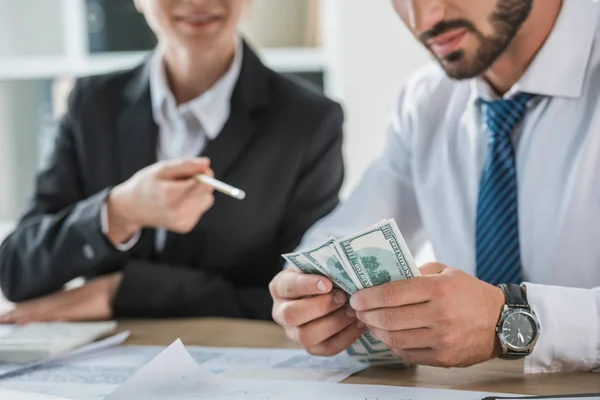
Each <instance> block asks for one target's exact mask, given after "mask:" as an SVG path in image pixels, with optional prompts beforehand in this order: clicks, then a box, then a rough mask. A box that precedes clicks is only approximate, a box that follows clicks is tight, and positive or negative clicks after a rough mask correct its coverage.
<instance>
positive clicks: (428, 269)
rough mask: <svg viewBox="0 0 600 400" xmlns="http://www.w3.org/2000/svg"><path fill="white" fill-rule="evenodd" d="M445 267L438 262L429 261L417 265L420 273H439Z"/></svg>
mask: <svg viewBox="0 0 600 400" xmlns="http://www.w3.org/2000/svg"><path fill="white" fill-rule="evenodd" d="M445 269H446V266H444V265H443V264H440V263H429V264H425V265H423V266H421V267H419V272H421V275H436V274H441V273H442V272H443V271H444V270H445Z"/></svg>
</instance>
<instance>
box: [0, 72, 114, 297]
mask: <svg viewBox="0 0 600 400" xmlns="http://www.w3.org/2000/svg"><path fill="white" fill-rule="evenodd" d="M82 86H83V85H82V84H81V83H80V82H78V84H77V85H76V87H75V89H74V90H73V92H72V94H71V96H70V99H69V112H68V113H67V114H66V115H65V116H64V117H63V118H62V120H61V123H60V126H59V131H58V134H57V137H56V140H55V143H54V149H53V152H52V155H51V157H50V160H49V162H48V163H47V164H46V166H45V168H43V169H42V170H41V171H40V172H39V173H38V176H37V179H36V183H35V188H34V194H33V196H32V198H31V199H30V200H29V203H28V204H27V206H26V209H25V212H24V214H23V215H22V217H21V218H20V221H19V223H18V224H17V227H16V229H15V231H14V232H13V233H12V234H11V235H9V236H8V237H7V238H6V240H5V241H4V242H3V243H2V246H1V247H0V288H1V289H2V292H3V293H4V295H5V296H6V298H7V299H8V300H10V301H14V302H20V301H25V300H28V299H32V298H35V297H40V296H44V295H47V294H49V293H52V292H55V291H57V290H59V289H61V288H62V287H63V286H64V284H65V283H67V282H68V281H70V280H72V279H74V278H77V277H80V276H84V275H88V274H91V273H94V272H95V270H96V269H97V267H99V266H100V265H102V264H103V263H104V262H106V261H107V260H108V259H111V258H119V257H123V255H120V254H119V253H118V252H117V251H116V250H115V249H114V248H113V247H112V245H111V244H110V243H109V242H108V241H107V240H106V238H105V237H104V235H103V234H102V232H101V227H100V210H101V206H102V204H104V201H105V199H106V197H107V196H108V193H109V191H110V188H107V189H105V190H102V191H100V192H99V193H97V194H95V195H93V196H91V197H88V198H85V197H84V190H83V182H82V179H81V165H79V163H78V157H77V152H76V143H75V139H74V133H75V131H76V129H77V126H78V121H77V113H78V107H80V105H81V102H82V101H83V99H82V95H81V93H82V91H83V90H84V88H82Z"/></svg>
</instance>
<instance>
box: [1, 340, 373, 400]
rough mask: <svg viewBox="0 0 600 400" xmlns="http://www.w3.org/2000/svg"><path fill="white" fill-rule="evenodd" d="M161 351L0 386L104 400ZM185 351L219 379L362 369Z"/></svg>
mask: <svg viewBox="0 0 600 400" xmlns="http://www.w3.org/2000/svg"><path fill="white" fill-rule="evenodd" d="M164 349H165V348H164V347H162V346H122V347H119V348H114V349H109V350H103V351H100V352H96V353H94V354H90V355H83V356H79V357H76V358H69V359H66V360H61V361H58V362H54V363H53V364H52V365H49V366H47V367H42V368H39V369H36V370H34V371H33V372H31V373H27V374H25V375H22V376H18V377H16V378H11V379H8V380H0V386H1V387H9V388H14V389H22V390H28V391H34V392H37V393H46V394H52V395H55V396H64V397H73V398H77V399H80V400H98V399H103V398H104V397H105V396H107V395H108V394H109V393H111V392H112V391H113V390H115V389H116V388H118V387H119V386H120V385H121V384H123V383H125V381H127V379H129V378H130V377H131V376H132V375H133V374H134V373H135V372H136V371H137V370H139V369H140V368H141V367H143V366H144V365H145V364H147V363H148V362H149V361H150V360H152V359H153V358H154V357H156V356H157V355H158V354H159V353H160V352H161V351H162V350H164ZM187 349H188V351H189V353H190V354H191V356H192V358H193V359H194V360H195V361H196V363H198V364H201V365H202V366H203V368H204V369H205V370H208V371H209V372H212V373H213V374H216V375H219V376H223V377H236V378H250V377H258V378H260V379H287V380H304V381H306V380H308V381H329V382H338V381H340V380H343V379H344V378H346V377H348V376H350V375H352V374H353V373H355V372H358V371H359V370H362V369H363V368H365V366H364V365H363V364H361V363H358V362H356V361H355V360H353V359H352V358H350V357H348V356H346V355H345V354H342V355H339V356H337V357H333V358H330V359H327V358H317V357H313V356H310V355H308V354H306V352H304V351H302V350H287V349H244V348H215V347H194V346H191V347H188V348H187ZM2 371H3V370H2V367H0V373H2Z"/></svg>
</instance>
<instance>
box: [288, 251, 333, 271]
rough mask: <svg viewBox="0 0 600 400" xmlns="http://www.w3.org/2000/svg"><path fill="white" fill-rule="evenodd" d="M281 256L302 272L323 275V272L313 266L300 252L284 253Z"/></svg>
mask: <svg viewBox="0 0 600 400" xmlns="http://www.w3.org/2000/svg"><path fill="white" fill-rule="evenodd" d="M282 257H283V258H285V260H286V261H287V262H288V263H290V264H291V265H293V266H295V267H296V268H298V269H299V270H300V271H301V272H302V273H304V274H308V275H323V272H322V271H321V270H319V269H318V268H317V267H315V266H314V265H313V264H312V263H311V262H310V260H309V259H308V258H306V257H305V256H304V255H303V254H302V253H290V254H284V255H283V256H282Z"/></svg>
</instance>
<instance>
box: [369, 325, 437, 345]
mask: <svg viewBox="0 0 600 400" xmlns="http://www.w3.org/2000/svg"><path fill="white" fill-rule="evenodd" d="M369 329H370V330H371V333H372V334H373V335H374V336H375V337H376V338H377V339H379V340H381V341H382V342H383V343H385V344H386V346H388V347H389V348H390V349H394V350H412V349H425V348H433V347H434V346H435V344H436V338H435V332H434V331H433V329H409V330H402V331H395V332H394V331H386V330H384V329H379V328H374V327H369Z"/></svg>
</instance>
